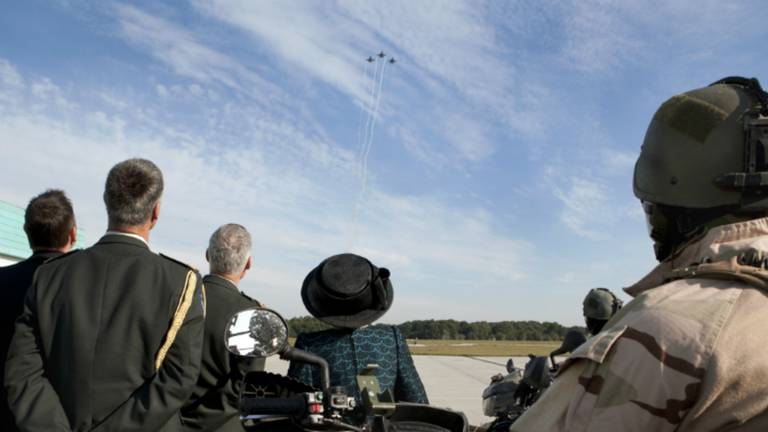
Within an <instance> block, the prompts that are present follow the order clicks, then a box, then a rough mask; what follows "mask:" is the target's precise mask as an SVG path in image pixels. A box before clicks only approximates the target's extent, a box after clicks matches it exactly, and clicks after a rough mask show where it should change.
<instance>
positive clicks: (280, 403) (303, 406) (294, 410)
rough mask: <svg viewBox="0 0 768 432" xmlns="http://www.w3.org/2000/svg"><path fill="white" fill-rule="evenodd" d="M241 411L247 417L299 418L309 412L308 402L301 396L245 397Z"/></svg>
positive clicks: (241, 404)
mask: <svg viewBox="0 0 768 432" xmlns="http://www.w3.org/2000/svg"><path fill="white" fill-rule="evenodd" d="M240 410H241V411H240V412H242V413H244V414H246V415H259V414H276V415H289V416H299V415H302V414H304V413H306V412H307V401H306V400H305V399H304V395H301V394H298V395H293V396H290V397H287V398H260V397H244V398H243V399H242V401H241V402H240Z"/></svg>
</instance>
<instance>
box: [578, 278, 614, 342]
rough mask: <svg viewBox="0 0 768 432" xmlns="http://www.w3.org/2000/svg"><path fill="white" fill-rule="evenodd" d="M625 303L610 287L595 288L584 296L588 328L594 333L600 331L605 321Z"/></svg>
mask: <svg viewBox="0 0 768 432" xmlns="http://www.w3.org/2000/svg"><path fill="white" fill-rule="evenodd" d="M623 305H624V302H622V301H621V300H620V299H619V298H618V297H616V295H615V294H614V293H612V292H611V290H609V289H608V288H593V289H591V290H589V292H588V293H587V296H586V297H584V303H583V306H584V319H585V321H586V323H587V330H589V332H590V333H591V334H593V335H595V334H597V333H600V330H602V329H603V326H604V325H605V323H607V322H608V320H609V319H611V317H612V316H613V315H614V314H616V312H618V311H619V309H621V307H622V306H623Z"/></svg>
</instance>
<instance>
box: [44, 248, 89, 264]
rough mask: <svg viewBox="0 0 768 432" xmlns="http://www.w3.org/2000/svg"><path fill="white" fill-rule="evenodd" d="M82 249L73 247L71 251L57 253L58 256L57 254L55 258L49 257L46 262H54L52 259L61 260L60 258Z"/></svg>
mask: <svg viewBox="0 0 768 432" xmlns="http://www.w3.org/2000/svg"><path fill="white" fill-rule="evenodd" d="M81 250H82V249H72V250H70V251H69V252H66V253H63V254H61V255H57V256H55V257H53V258H48V259H47V260H45V264H47V263H49V262H52V261H56V260H60V259H62V258H64V257H68V256H70V255H72V254H74V253H76V252H80V251H81Z"/></svg>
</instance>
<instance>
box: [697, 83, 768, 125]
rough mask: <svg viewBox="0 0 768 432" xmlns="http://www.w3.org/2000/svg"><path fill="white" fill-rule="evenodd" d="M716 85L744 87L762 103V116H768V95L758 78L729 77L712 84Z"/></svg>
mask: <svg viewBox="0 0 768 432" xmlns="http://www.w3.org/2000/svg"><path fill="white" fill-rule="evenodd" d="M716 84H728V85H737V86H740V87H744V88H745V89H746V90H747V91H749V92H750V93H752V95H753V96H755V98H757V101H758V102H759V103H760V114H761V115H764V116H768V93H766V92H765V90H763V87H762V86H761V85H760V81H758V80H757V78H744V77H740V76H729V77H725V78H723V79H720V80H717V81H715V82H713V83H712V84H710V86H713V85H716Z"/></svg>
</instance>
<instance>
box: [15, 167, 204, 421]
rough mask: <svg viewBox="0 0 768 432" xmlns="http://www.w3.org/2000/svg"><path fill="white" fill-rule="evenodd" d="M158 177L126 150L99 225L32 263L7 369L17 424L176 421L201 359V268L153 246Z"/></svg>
mask: <svg viewBox="0 0 768 432" xmlns="http://www.w3.org/2000/svg"><path fill="white" fill-rule="evenodd" d="M162 192H163V177H162V173H161V172H160V170H159V169H158V168H157V166H155V164H153V163H152V162H150V161H148V160H145V159H129V160H126V161H124V162H121V163H119V164H117V165H115V166H114V167H113V168H112V169H111V170H110V172H109V174H108V176H107V181H106V185H105V191H104V202H105V203H106V207H107V214H108V218H109V225H108V231H107V233H106V234H105V235H104V236H103V237H102V238H101V239H100V240H99V241H98V242H97V243H96V244H95V245H94V246H92V247H90V248H88V249H85V250H82V251H78V252H71V253H69V254H66V255H63V256H61V257H58V258H54V259H52V260H49V261H48V262H47V263H45V264H43V265H42V266H40V267H39V268H38V270H37V273H36V274H35V277H34V280H33V282H32V286H31V287H30V291H29V294H28V295H27V297H26V300H25V304H24V310H23V312H22V315H21V316H20V318H19V320H18V321H17V324H16V330H15V334H14V336H13V341H12V342H11V347H10V350H9V355H8V360H7V364H6V372H5V384H6V390H7V392H8V402H9V405H10V408H11V411H12V412H13V414H14V417H15V419H16V423H17V425H18V427H19V429H21V430H23V431H72V430H74V431H91V430H96V431H111V430H121V431H155V430H164V431H165V430H178V429H180V427H181V421H180V416H179V408H180V407H181V405H182V403H183V402H184V401H185V400H186V399H187V398H188V397H189V394H190V393H191V391H192V389H193V386H194V383H195V381H196V379H197V375H198V373H199V369H200V354H201V350H202V345H203V324H204V310H203V291H202V284H201V282H200V278H199V275H198V273H197V272H196V271H195V270H193V269H192V268H190V267H188V266H186V265H184V264H181V263H179V262H177V261H175V260H172V259H170V258H167V257H164V256H161V255H157V254H154V253H152V252H151V251H150V250H149V247H148V243H147V242H148V240H149V233H150V230H151V229H152V228H153V227H154V226H155V224H156V223H157V220H158V218H159V215H160V197H161V195H162Z"/></svg>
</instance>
